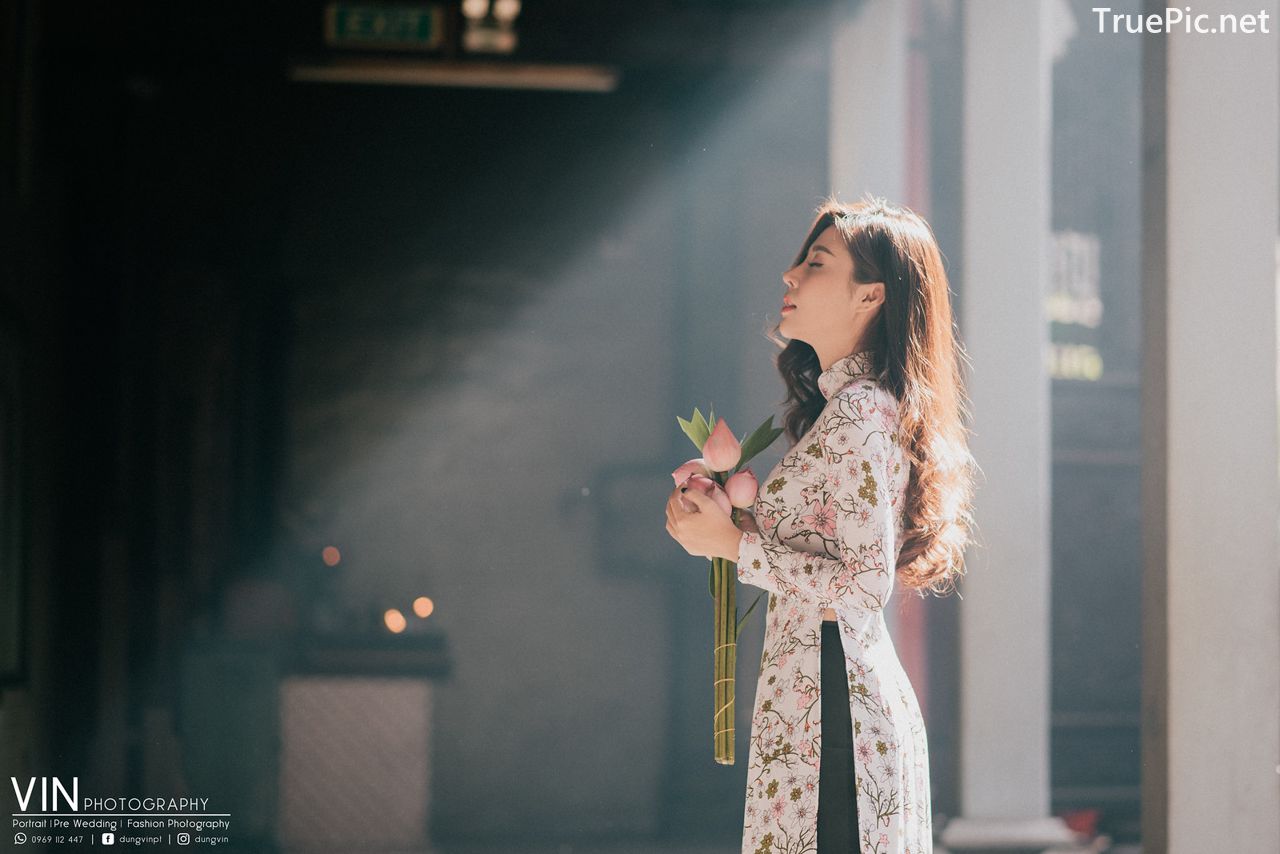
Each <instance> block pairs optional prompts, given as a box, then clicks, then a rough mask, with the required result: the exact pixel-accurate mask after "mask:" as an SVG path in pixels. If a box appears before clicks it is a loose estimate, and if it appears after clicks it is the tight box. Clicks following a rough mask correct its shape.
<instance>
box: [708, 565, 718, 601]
mask: <svg viewBox="0 0 1280 854" xmlns="http://www.w3.org/2000/svg"><path fill="white" fill-rule="evenodd" d="M707 591H708V592H709V593H710V594H711V598H712V599H714V598H716V565H715V562H714V561H712V563H711V569H710V570H708V571H707Z"/></svg>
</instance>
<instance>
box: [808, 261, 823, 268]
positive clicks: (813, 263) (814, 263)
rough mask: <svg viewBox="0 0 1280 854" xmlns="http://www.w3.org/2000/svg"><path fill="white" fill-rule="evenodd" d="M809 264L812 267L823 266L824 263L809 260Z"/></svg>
mask: <svg viewBox="0 0 1280 854" xmlns="http://www.w3.org/2000/svg"><path fill="white" fill-rule="evenodd" d="M809 266H810V267H821V266H822V265H821V264H819V263H818V262H817V261H810V262H809Z"/></svg>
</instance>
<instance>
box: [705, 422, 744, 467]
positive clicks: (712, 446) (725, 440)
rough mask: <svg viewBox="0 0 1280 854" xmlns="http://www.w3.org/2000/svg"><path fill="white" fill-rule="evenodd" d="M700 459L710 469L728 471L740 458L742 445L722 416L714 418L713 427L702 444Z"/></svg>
mask: <svg viewBox="0 0 1280 854" xmlns="http://www.w3.org/2000/svg"><path fill="white" fill-rule="evenodd" d="M702 459H703V462H705V463H706V464H707V466H708V467H709V468H710V469H711V470H712V471H728V470H729V469H731V468H733V467H734V466H736V465H737V464H738V460H740V459H742V445H740V444H738V440H737V439H736V438H734V435H733V431H732V430H730V429H729V425H728V424H726V423H725V421H724V419H723V418H719V419H717V420H716V427H715V429H714V430H712V431H711V435H710V436H708V437H707V441H706V442H705V443H704V444H703V445H702Z"/></svg>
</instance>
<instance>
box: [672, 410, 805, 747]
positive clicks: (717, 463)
mask: <svg viewBox="0 0 1280 854" xmlns="http://www.w3.org/2000/svg"><path fill="white" fill-rule="evenodd" d="M676 421H678V422H679V423H680V428H681V429H682V430H684V432H685V435H686V436H688V437H689V439H690V441H692V442H693V444H694V445H695V446H696V447H697V448H698V450H699V451H700V452H701V454H702V456H701V457H697V458H695V459H692V460H689V461H688V462H687V463H685V464H684V465H682V466H680V467H679V468H677V469H676V470H675V471H673V472H672V473H671V477H672V478H673V479H674V480H675V482H676V486H684V487H688V488H690V489H697V490H698V491H699V492H701V493H703V494H704V495H707V496H709V497H710V498H711V499H712V500H714V501H715V502H716V504H717V505H719V506H720V507H721V508H722V509H723V510H724V511H725V512H726V513H728V514H729V515H730V517H731V518H732V519H733V522H734V524H735V525H737V524H738V523H739V522H740V521H741V520H742V516H743V511H745V510H746V509H747V508H749V507H751V506H752V505H753V504H754V503H755V500H756V492H757V490H758V489H759V483H758V482H757V480H756V476H755V475H754V474H752V473H751V469H749V468H745V466H746V464H747V462H748V461H749V460H750V459H751V458H752V457H754V456H755V455H756V454H758V453H760V452H761V451H763V450H764V449H765V448H767V447H769V446H770V445H771V444H773V440H774V439H777V438H778V436H779V435H781V433H782V428H781V427H774V426H773V416H772V415H771V416H769V420H767V421H765V422H764V423H763V424H761V425H760V426H759V427H757V428H756V430H755V432H754V433H752V434H751V435H750V436H748V437H747V438H746V439H745V440H743V441H742V442H739V441H738V439H737V438H736V437H735V436H734V435H733V431H731V430H730V429H729V425H728V424H726V423H725V421H724V419H720V420H719V421H716V417H715V410H714V409H712V410H711V415H710V418H709V419H708V418H703V416H702V413H701V412H699V411H698V410H697V409H696V408H695V409H694V410H693V417H692V418H691V419H689V420H687V421H686V420H685V419H683V418H679V417H677V418H676ZM713 424H714V425H715V427H714V429H713V428H712V426H711V425H713ZM681 501H684V499H681ZM740 527H741V526H740ZM710 561H711V571H710V578H709V581H708V586H709V588H710V591H711V598H712V599H713V600H714V611H715V615H714V641H713V643H714V647H713V649H712V651H711V656H712V661H713V665H712V679H713V683H712V693H713V697H714V703H713V708H714V709H715V713H714V714H713V715H712V718H711V724H712V726H711V729H712V741H713V742H714V745H715V758H716V762H718V763H720V764H721V765H732V764H733V740H734V733H733V731H734V726H733V722H734V713H733V700H734V693H735V692H734V671H735V669H736V667H737V662H738V652H737V650H738V633H739V632H741V631H742V625H743V623H744V622H745V621H746V619H747V617H749V616H751V612H752V611H754V610H755V607H756V605H758V604H759V603H760V600H761V599H762V598H764V596H766V595H767V594H764V593H761V594H760V595H759V596H757V597H756V599H755V601H754V602H752V603H751V607H750V608H748V609H747V612H746V613H745V614H743V615H742V619H741V620H739V619H738V605H737V583H738V574H737V565H736V564H735V563H734V562H733V561H731V560H729V559H728V558H722V557H713V558H710Z"/></svg>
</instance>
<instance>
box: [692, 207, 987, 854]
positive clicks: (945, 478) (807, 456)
mask: <svg viewBox="0 0 1280 854" xmlns="http://www.w3.org/2000/svg"><path fill="white" fill-rule="evenodd" d="M782 279H783V281H784V282H785V283H786V293H785V294H784V296H783V305H782V317H781V320H780V322H779V323H778V325H777V326H775V327H774V329H773V334H772V335H771V338H772V340H774V342H775V343H777V344H778V345H779V346H781V347H782V352H781V353H780V354H779V355H778V357H777V365H778V370H779V372H780V373H781V374H782V378H783V380H784V382H785V383H786V386H787V397H786V400H785V404H786V406H787V410H786V415H785V420H784V425H785V428H786V432H787V437H788V439H790V440H791V441H792V442H793V445H792V447H791V449H790V450H789V451H787V453H786V454H785V455H784V456H783V457H782V459H781V460H780V461H779V462H778V464H777V466H775V467H774V469H773V471H771V472H770V473H769V476H768V477H767V478H765V479H764V480H763V481H761V489H760V493H759V496H758V497H757V499H756V502H755V506H754V508H753V509H754V515H753V516H752V515H748V516H747V517H745V518H744V520H743V523H742V524H743V529H741V530H740V529H739V528H738V527H737V526H735V525H734V524H733V521H732V520H731V518H730V516H729V515H728V514H727V513H725V512H724V511H723V510H721V509H720V508H719V507H718V506H717V505H716V504H715V502H714V501H712V500H711V499H709V498H708V497H706V496H704V495H702V494H701V493H700V492H698V491H697V490H688V491H684V490H683V489H682V488H677V490H676V491H674V492H672V495H671V498H670V500H669V501H668V502H667V530H668V532H669V533H670V534H671V536H672V537H674V538H675V539H676V540H677V541H678V542H679V543H680V544H681V545H682V546H684V548H685V549H686V550H687V551H688V552H689V553H690V554H694V555H701V556H707V557H727V558H729V559H731V560H734V561H736V562H737V566H738V570H737V571H738V579H739V580H740V581H744V582H746V583H748V584H752V585H755V586H757V587H760V588H763V589H764V590H767V591H769V593H770V594H772V595H770V597H769V607H768V611H767V617H766V628H765V640H764V653H763V655H762V657H761V660H760V676H759V681H758V682H757V684H756V699H755V707H754V711H753V714H752V721H751V744H750V760H749V764H748V773H747V793H746V807H745V822H744V828H743V839H742V851H743V854H753V853H754V852H760V854H767V852H783V851H786V852H813V851H816V852H818V854H825V852H835V851H840V852H850V851H857V852H861V854H872V852H875V854H885V852H894V854H908V852H909V854H922V852H931V851H932V850H933V842H932V826H933V823H932V816H931V814H930V795H929V757H928V745H927V741H926V738H925V730H924V719H923V716H922V715H921V713H920V707H919V705H918V703H917V701H916V695H915V692H914V690H913V689H912V686H911V683H910V682H909V681H908V679H907V676H906V673H905V672H904V671H903V669H902V666H901V664H900V662H899V660H898V657H897V653H896V651H895V650H894V647H893V642H892V640H891V638H890V637H889V634H888V632H887V626H886V622H885V618H884V609H885V606H886V604H887V603H888V601H889V597H890V595H891V593H892V592H893V587H894V580H895V578H896V579H897V581H898V583H899V584H901V585H905V586H906V587H908V588H910V589H913V590H916V591H917V592H918V593H919V595H921V596H923V595H924V592H925V591H926V590H929V591H933V592H935V593H946V592H949V590H951V589H954V586H955V581H956V579H957V578H958V577H959V576H960V575H962V574H963V572H964V565H963V552H964V547H965V545H966V543H967V542H968V539H969V533H970V530H971V526H972V521H973V520H972V515H971V497H972V489H973V486H972V483H973V472H974V470H975V469H976V466H975V465H974V462H973V458H972V456H971V455H970V453H969V449H968V443H967V432H968V431H967V429H966V428H965V427H964V425H963V424H962V418H963V416H965V415H966V414H967V403H966V399H965V394H964V390H963V386H962V381H961V376H960V366H959V364H958V360H959V358H960V356H961V353H960V349H959V347H958V345H957V342H956V338H955V333H954V330H953V327H952V314H951V305H950V298H949V291H948V284H947V278H946V273H945V272H944V270H943V266H942V256H941V253H940V252H939V250H938V245H937V242H936V240H935V238H934V236H933V232H932V230H931V229H930V228H929V226H928V224H927V223H926V222H925V221H924V220H923V219H921V217H920V216H918V215H917V214H915V213H914V212H912V211H910V210H908V209H906V208H903V207H898V206H895V205H892V204H889V203H887V202H885V201H884V200H882V199H872V198H867V199H865V200H863V201H861V202H858V203H856V204H853V205H850V206H845V205H842V204H840V203H838V202H836V201H834V199H829V200H827V201H826V202H825V203H824V204H823V205H822V206H821V207H819V208H818V212H817V217H816V218H815V220H814V222H813V225H812V226H811V227H810V229H809V233H808V236H807V237H806V239H805V242H804V246H803V248H802V250H801V252H800V254H799V255H798V256H797V258H796V261H795V264H794V266H792V268H791V269H790V270H787V271H786V272H785V273H784V274H783V276H782ZM779 335H781V336H783V337H785V338H787V339H790V340H789V342H786V343H784V342H783V341H782V340H781V338H780V337H779Z"/></svg>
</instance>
